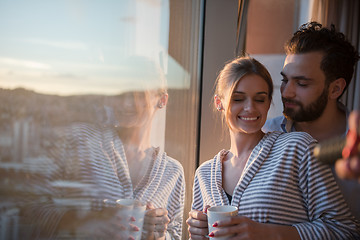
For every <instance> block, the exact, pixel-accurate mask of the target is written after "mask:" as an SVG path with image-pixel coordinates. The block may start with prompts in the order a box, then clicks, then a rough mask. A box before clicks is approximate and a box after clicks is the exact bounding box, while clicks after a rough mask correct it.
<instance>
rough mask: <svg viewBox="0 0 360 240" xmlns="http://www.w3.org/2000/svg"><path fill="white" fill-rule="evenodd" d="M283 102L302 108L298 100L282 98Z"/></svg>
mask: <svg viewBox="0 0 360 240" xmlns="http://www.w3.org/2000/svg"><path fill="white" fill-rule="evenodd" d="M281 100H282V102H283V103H284V104H285V103H291V104H296V105H299V106H302V104H301V102H299V101H296V100H290V99H287V98H281Z"/></svg>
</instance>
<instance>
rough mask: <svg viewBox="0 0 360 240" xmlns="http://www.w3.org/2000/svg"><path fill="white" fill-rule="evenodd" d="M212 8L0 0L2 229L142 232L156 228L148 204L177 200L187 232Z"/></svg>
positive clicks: (166, 1) (19, 234)
mask: <svg viewBox="0 0 360 240" xmlns="http://www.w3.org/2000/svg"><path fill="white" fill-rule="evenodd" d="M201 12H202V6H201V1H180V0H179V1H177V0H176V1H175V0H174V1H173V0H172V1H170V0H122V1H115V0H109V1H106V2H104V1H100V0H99V1H81V0H79V1H70V0H69V1H43V0H31V1H25V0H17V1H7V0H0V32H1V34H0V99H1V100H0V102H1V104H0V192H1V196H2V200H1V202H0V204H1V206H0V215H1V219H0V221H1V224H0V228H1V229H0V233H1V238H2V239H26V238H37V237H38V238H44V239H46V238H49V239H51V238H54V237H64V238H87V237H89V236H91V237H99V238H104V237H113V236H114V235H116V234H120V235H121V237H128V236H133V237H135V238H136V239H139V238H140V237H141V233H139V232H141V229H142V234H143V237H144V236H145V235H146V234H148V235H149V234H153V232H152V230H151V229H152V226H150V225H151V222H152V221H150V220H149V218H151V216H150V215H146V214H147V213H148V212H149V211H147V213H146V214H145V212H144V209H143V208H144V207H145V208H148V209H150V210H151V209H164V210H165V209H166V210H167V212H168V217H169V218H170V219H169V221H170V222H169V223H168V226H167V228H168V230H167V232H166V234H167V235H170V236H172V237H174V238H175V239H180V236H181V232H182V231H185V230H183V229H185V228H186V227H185V226H182V224H183V223H184V218H186V216H184V218H183V212H184V211H185V212H186V213H187V212H188V209H189V207H190V202H191V194H187V196H186V199H185V190H186V191H187V192H188V193H190V191H191V186H192V184H188V185H185V182H187V183H192V176H193V173H194V170H195V163H196V149H195V146H196V142H197V140H196V139H197V121H198V119H197V118H198V114H197V112H198V104H199V99H198V92H199V89H198V85H199V83H198V81H199V79H198V75H199V74H198V66H199V55H200V49H201V47H200V46H199V43H200V42H201V41H199V39H200V38H201V34H200V33H201V17H202V16H201ZM129 199H132V200H137V201H130V200H129ZM117 200H119V201H117ZM142 204H143V205H145V206H142ZM114 209H115V210H114ZM136 214H140V215H136ZM141 214H142V215H141ZM127 216H131V217H132V218H131V221H129V219H128V218H127ZM143 216H145V217H143ZM165 218H166V217H164V219H165ZM114 219H116V220H118V221H114ZM142 219H144V220H142ZM114 222H116V223H117V224H118V225H116V226H113V225H114V224H113V223H114ZM164 222H166V221H164ZM129 224H130V225H129ZM183 225H184V224H183ZM129 226H130V228H129ZM134 226H136V227H134ZM116 229H122V230H116ZM129 229H130V230H129ZM138 230H140V231H138ZM139 234H140V235H139ZM159 234H160V233H159ZM161 234H162V233H161Z"/></svg>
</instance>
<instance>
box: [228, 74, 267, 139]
mask: <svg viewBox="0 0 360 240" xmlns="http://www.w3.org/2000/svg"><path fill="white" fill-rule="evenodd" d="M229 97H230V99H226V101H225V102H226V103H228V104H229V106H224V108H225V113H227V122H228V124H229V127H230V130H231V131H233V132H243V133H249V134H250V133H256V132H258V131H260V130H261V128H262V126H263V125H264V124H265V121H266V118H267V113H268V111H269V108H270V99H269V86H268V84H267V83H266V81H265V80H264V79H263V78H262V77H260V76H259V75H256V74H251V75H245V76H244V77H242V79H240V81H239V82H238V84H237V86H236V87H235V89H234V92H233V93H232V94H231V96H229Z"/></svg>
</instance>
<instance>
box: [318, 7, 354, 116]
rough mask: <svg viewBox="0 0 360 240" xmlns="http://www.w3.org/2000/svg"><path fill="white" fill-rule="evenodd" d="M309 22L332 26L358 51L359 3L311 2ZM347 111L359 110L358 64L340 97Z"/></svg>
mask: <svg viewBox="0 0 360 240" xmlns="http://www.w3.org/2000/svg"><path fill="white" fill-rule="evenodd" d="M313 1H314V2H313V6H312V13H311V20H314V21H317V22H320V23H321V24H323V25H324V26H327V27H329V26H330V25H331V24H334V25H335V27H336V29H337V30H339V31H341V32H343V33H344V34H345V36H346V37H347V39H348V40H349V41H350V42H351V43H352V44H353V46H355V48H357V50H358V51H359V49H360V17H359V13H360V1H359V0H313ZM342 101H343V102H344V103H345V105H346V106H347V107H348V109H349V110H353V109H360V62H358V63H357V65H356V66H355V71H354V76H353V79H352V81H351V83H350V85H349V87H348V89H347V91H346V92H345V94H344V96H343V97H342Z"/></svg>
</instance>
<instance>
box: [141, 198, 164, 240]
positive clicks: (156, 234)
mask: <svg viewBox="0 0 360 240" xmlns="http://www.w3.org/2000/svg"><path fill="white" fill-rule="evenodd" d="M146 209H147V211H146V214H145V219H144V227H143V229H144V233H145V235H146V239H148V240H153V239H165V235H166V231H167V227H168V224H169V222H170V218H169V217H168V211H167V210H166V209H164V208H155V207H154V206H153V205H152V204H151V203H148V204H147V206H146Z"/></svg>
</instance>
